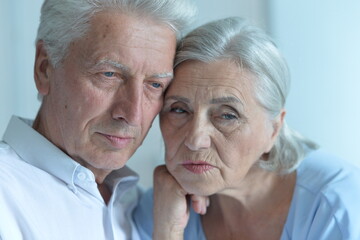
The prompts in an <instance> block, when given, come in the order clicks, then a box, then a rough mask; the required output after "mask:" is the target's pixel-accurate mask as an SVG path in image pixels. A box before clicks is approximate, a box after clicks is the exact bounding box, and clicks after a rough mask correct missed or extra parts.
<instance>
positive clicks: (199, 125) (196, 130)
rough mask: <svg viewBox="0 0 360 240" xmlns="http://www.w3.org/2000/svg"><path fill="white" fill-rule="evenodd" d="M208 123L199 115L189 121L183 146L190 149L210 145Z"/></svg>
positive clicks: (203, 147)
mask: <svg viewBox="0 0 360 240" xmlns="http://www.w3.org/2000/svg"><path fill="white" fill-rule="evenodd" d="M208 124H209V123H207V121H206V119H204V117H203V118H201V117H194V118H193V119H192V121H190V122H189V129H188V131H187V134H186V138H185V146H186V147H188V148H189V149H190V150H191V151H199V150H202V149H207V148H209V147H210V145H211V138H210V132H209V126H208Z"/></svg>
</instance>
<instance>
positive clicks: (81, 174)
mask: <svg viewBox="0 0 360 240" xmlns="http://www.w3.org/2000/svg"><path fill="white" fill-rule="evenodd" d="M77 177H78V179H79V180H80V181H84V180H85V179H86V174H85V173H83V172H80V173H78V175H77Z"/></svg>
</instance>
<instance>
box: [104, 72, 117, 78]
mask: <svg viewBox="0 0 360 240" xmlns="http://www.w3.org/2000/svg"><path fill="white" fill-rule="evenodd" d="M114 75H115V73H114V72H104V76H105V77H113V76H114Z"/></svg>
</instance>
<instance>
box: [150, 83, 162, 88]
mask: <svg viewBox="0 0 360 240" xmlns="http://www.w3.org/2000/svg"><path fill="white" fill-rule="evenodd" d="M151 86H153V87H154V88H161V84H160V83H156V82H153V83H151Z"/></svg>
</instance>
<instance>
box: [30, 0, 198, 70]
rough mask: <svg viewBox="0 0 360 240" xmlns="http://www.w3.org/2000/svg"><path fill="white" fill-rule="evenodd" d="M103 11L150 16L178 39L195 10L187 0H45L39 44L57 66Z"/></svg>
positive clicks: (38, 37) (42, 9) (38, 36)
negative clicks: (72, 43)
mask: <svg viewBox="0 0 360 240" xmlns="http://www.w3.org/2000/svg"><path fill="white" fill-rule="evenodd" d="M101 11H118V12H121V13H127V14H135V16H138V17H149V18H151V19H153V20H154V21H156V22H158V23H160V24H164V25H167V26H169V27H170V28H171V29H172V30H173V31H174V32H175V33H176V36H177V39H179V38H180V36H181V31H183V30H184V29H185V28H186V27H187V26H188V25H189V23H190V21H191V20H192V18H193V16H194V15H195V12H196V9H195V7H194V5H193V4H191V3H190V2H188V1H187V0H45V2H44V3H43V6H42V8H41V18H40V25H39V29H38V34H37V38H36V43H37V42H38V41H40V40H42V41H43V42H44V46H45V49H46V50H47V52H48V55H49V58H50V62H51V64H52V65H53V66H54V67H56V66H58V64H59V63H60V62H61V60H63V59H64V58H65V56H66V54H67V49H68V47H69V44H70V43H71V42H73V41H74V40H76V39H78V38H80V37H82V36H83V35H84V34H85V33H86V32H87V30H88V29H89V22H90V19H91V17H92V16H93V15H94V14H96V13H98V12H101Z"/></svg>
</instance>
